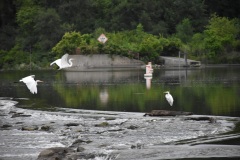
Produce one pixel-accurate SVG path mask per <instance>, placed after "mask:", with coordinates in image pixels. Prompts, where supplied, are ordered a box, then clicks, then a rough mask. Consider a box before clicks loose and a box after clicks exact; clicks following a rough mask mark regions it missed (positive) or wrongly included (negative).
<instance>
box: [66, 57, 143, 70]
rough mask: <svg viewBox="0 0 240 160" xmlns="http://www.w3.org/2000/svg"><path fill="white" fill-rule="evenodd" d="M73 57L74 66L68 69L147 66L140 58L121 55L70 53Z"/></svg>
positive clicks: (114, 68) (137, 67)
mask: <svg viewBox="0 0 240 160" xmlns="http://www.w3.org/2000/svg"><path fill="white" fill-rule="evenodd" d="M69 58H73V59H74V60H73V66H72V67H70V68H66V69H64V70H67V71H99V70H120V69H121V70H124V69H134V68H136V69H139V68H141V67H144V68H145V63H144V62H143V61H140V60H136V59H130V58H127V57H123V56H119V55H108V54H93V55H69Z"/></svg>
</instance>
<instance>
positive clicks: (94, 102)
mask: <svg viewBox="0 0 240 160" xmlns="http://www.w3.org/2000/svg"><path fill="white" fill-rule="evenodd" d="M239 69H240V67H238V66H234V67H233V66H232V67H228V66H221V67H213V66H212V67H204V68H191V69H158V70H157V69H155V70H154V73H153V77H152V78H144V76H143V75H144V70H124V71H109V70H108V71H101V72H64V71H4V72H0V97H1V98H0V110H1V115H0V116H1V121H0V126H1V128H0V159H36V158H37V156H38V154H39V153H40V152H41V151H42V150H44V149H46V148H50V147H69V146H71V145H72V143H73V142H74V141H76V140H79V139H81V140H82V141H83V142H85V143H84V144H81V147H83V148H84V151H83V152H84V153H85V154H93V155H94V156H92V157H91V158H89V159H184V158H196V159H197V158H211V157H215V158H218V159H221V158H222V159H226V158H236V159H237V158H239V157H240V147H239V144H240V143H239V139H240V138H239V137H240V133H239V115H240V106H239V104H240V103H239V102H240V99H239V95H240V72H239V71H240V70H239ZM32 74H34V75H35V76H36V77H35V78H36V79H40V80H43V81H44V83H41V84H39V85H38V94H36V95H32V94H31V93H30V92H29V90H28V89H27V88H26V86H25V85H24V84H22V83H18V81H19V79H21V78H23V77H25V76H28V75H32ZM167 90H168V91H170V93H171V94H172V95H173V98H174V104H173V106H172V107H170V106H169V105H168V103H167V102H166V100H165V97H164V93H163V92H164V91H167ZM156 109H159V110H162V109H164V110H177V111H186V112H193V113H194V115H193V116H177V117H143V115H144V113H146V112H150V111H151V110H156ZM194 116H198V117H199V116H208V117H213V118H214V119H215V120H216V122H215V123H209V122H208V121H193V120H188V117H194ZM46 128H48V129H46ZM173 151H174V152H173ZM82 159H84V158H82Z"/></svg>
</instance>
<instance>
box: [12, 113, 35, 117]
mask: <svg viewBox="0 0 240 160" xmlns="http://www.w3.org/2000/svg"><path fill="white" fill-rule="evenodd" d="M16 117H31V115H27V114H23V113H14V114H13V115H12V117H11V118H16Z"/></svg>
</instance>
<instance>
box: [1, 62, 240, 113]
mask: <svg viewBox="0 0 240 160" xmlns="http://www.w3.org/2000/svg"><path fill="white" fill-rule="evenodd" d="M31 74H34V75H35V76H36V79H40V80H43V81H44V83H40V84H39V85H38V94H37V95H32V94H30V92H29V90H28V89H27V87H26V86H25V84H23V83H16V82H18V81H19V79H21V78H22V77H25V76H28V75H31ZM143 75H144V70H130V71H102V72H64V71H6V72H0V77H1V78H0V97H13V98H29V101H21V102H20V104H19V105H20V107H27V108H31V109H40V110H49V109H52V108H54V107H63V108H75V109H90V110H106V111H127V112H149V111H151V110H153V109H168V110H181V111H188V112H193V113H194V114H200V115H221V116H235V117H238V116H239V115H240V105H239V104H240V98H239V97H240V67H214V68H213V67H211V68H193V69H181V70H179V69H176V70H170V69H169V70H167V69H165V70H164V69H159V70H154V73H153V77H152V79H150V78H147V79H145V78H144V76H143ZM167 90H168V91H170V93H171V94H172V96H173V98H174V103H173V107H170V106H169V105H168V103H167V102H166V100H165V97H164V93H163V92H164V91H167Z"/></svg>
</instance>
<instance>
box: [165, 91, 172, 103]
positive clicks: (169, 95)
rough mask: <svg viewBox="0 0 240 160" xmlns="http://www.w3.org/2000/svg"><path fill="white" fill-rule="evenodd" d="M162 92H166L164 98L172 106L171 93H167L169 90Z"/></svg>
mask: <svg viewBox="0 0 240 160" xmlns="http://www.w3.org/2000/svg"><path fill="white" fill-rule="evenodd" d="M164 93H166V94H165V98H166V100H167V101H168V103H169V104H170V106H172V105H173V97H172V95H171V94H170V93H169V91H166V92H164Z"/></svg>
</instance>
